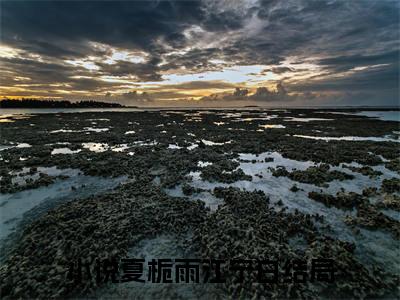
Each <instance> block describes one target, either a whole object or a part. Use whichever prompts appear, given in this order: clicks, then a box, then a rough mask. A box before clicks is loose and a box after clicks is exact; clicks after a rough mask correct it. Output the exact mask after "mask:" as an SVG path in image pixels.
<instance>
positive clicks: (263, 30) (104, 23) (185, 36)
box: [0, 0, 400, 106]
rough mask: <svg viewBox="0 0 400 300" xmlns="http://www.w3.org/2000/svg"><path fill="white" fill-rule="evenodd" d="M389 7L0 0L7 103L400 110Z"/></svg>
mask: <svg viewBox="0 0 400 300" xmlns="http://www.w3.org/2000/svg"><path fill="white" fill-rule="evenodd" d="M399 6H400V1H397V0H396V1H392V0H354V1H348V0H343V1H342V0H285V1H278V0H268V1H262V0H260V1H258V0H249V1H243V0H242V1H232V0H219V1H216V0H201V1H200V0H198V1H192V0H183V1H166V0H161V1H129V0H125V1H104V0H103V1H94V0H90V1H76V0H70V1H34V0H30V1H21V0H14V1H7V0H6V1H4V0H2V1H1V2H0V17H1V18H0V21H1V30H0V33H1V35H0V41H1V43H0V70H1V71H0V98H5V97H8V98H28V97H29V98H50V99H67V100H73V101H75V100H88V99H93V100H99V101H107V102H118V103H121V104H124V105H156V106H159V105H180V106H182V105H183V106H184V105H187V106H191V105H192V106H197V105H208V106H214V105H217V106H218V105H224V106H226V105H232V106H234V105H260V106H297V105H302V106H324V105H329V106H332V105H334V106H339V105H350V106H356V105H375V106H386V105H391V106H393V105H395V106H398V105H399V45H400V43H399V34H400V30H399V26H400V21H399V11H400V7H399Z"/></svg>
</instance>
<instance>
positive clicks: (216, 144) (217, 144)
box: [201, 140, 232, 146]
mask: <svg viewBox="0 0 400 300" xmlns="http://www.w3.org/2000/svg"><path fill="white" fill-rule="evenodd" d="M201 141H202V142H203V144H204V145H206V146H222V145H225V144H230V143H232V141H227V142H222V143H216V142H213V141H208V140H201Z"/></svg>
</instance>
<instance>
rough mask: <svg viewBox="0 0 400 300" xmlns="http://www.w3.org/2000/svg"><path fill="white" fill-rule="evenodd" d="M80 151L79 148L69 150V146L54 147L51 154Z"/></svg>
mask: <svg viewBox="0 0 400 300" xmlns="http://www.w3.org/2000/svg"><path fill="white" fill-rule="evenodd" d="M81 151H82V150H81V149H78V150H71V149H69V148H56V149H53V151H51V155H55V154H74V153H79V152H81Z"/></svg>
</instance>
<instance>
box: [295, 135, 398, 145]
mask: <svg viewBox="0 0 400 300" xmlns="http://www.w3.org/2000/svg"><path fill="white" fill-rule="evenodd" d="M293 136H294V137H299V138H304V139H312V140H323V141H353V142H357V141H373V142H396V143H400V139H392V138H387V137H374V136H369V137H363V136H341V137H328V136H311V135H301V134H295V135H293Z"/></svg>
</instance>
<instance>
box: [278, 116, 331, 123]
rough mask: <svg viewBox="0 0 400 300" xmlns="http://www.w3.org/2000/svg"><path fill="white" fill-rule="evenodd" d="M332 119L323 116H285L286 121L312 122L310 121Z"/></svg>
mask: <svg viewBox="0 0 400 300" xmlns="http://www.w3.org/2000/svg"><path fill="white" fill-rule="evenodd" d="M333 120H334V119H324V118H295V117H286V118H285V121H286V122H312V121H333Z"/></svg>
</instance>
